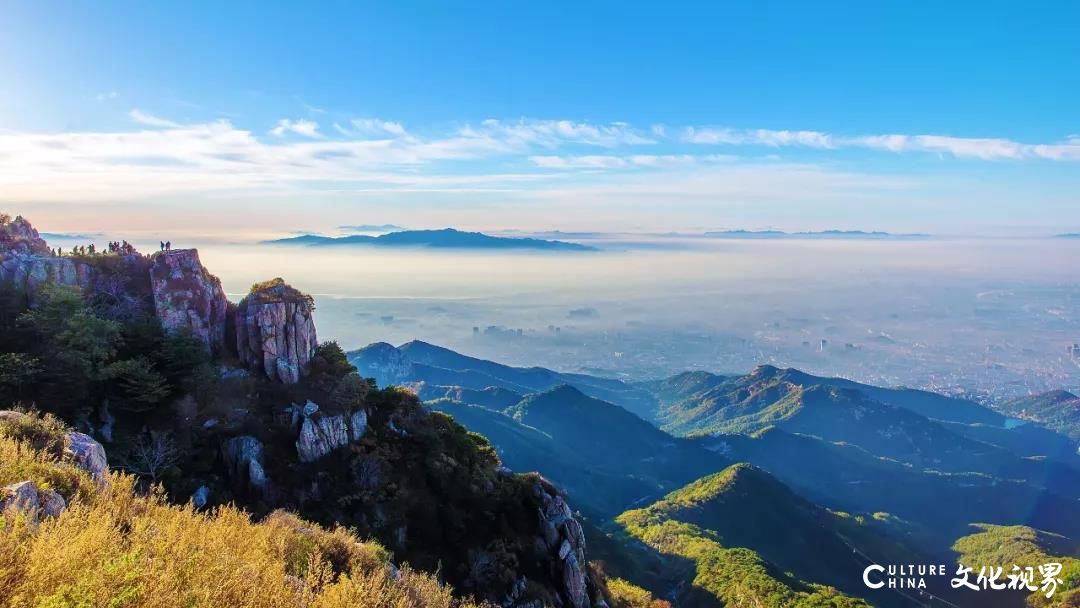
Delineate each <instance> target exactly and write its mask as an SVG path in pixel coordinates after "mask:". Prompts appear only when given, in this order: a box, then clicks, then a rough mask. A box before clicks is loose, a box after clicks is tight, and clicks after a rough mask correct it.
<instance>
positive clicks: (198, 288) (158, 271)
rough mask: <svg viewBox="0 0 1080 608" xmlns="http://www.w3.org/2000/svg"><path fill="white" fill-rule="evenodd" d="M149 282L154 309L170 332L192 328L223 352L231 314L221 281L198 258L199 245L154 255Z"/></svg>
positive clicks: (198, 336) (162, 324)
mask: <svg viewBox="0 0 1080 608" xmlns="http://www.w3.org/2000/svg"><path fill="white" fill-rule="evenodd" d="M152 260H153V263H152V264H151V265H150V284H151V289H152V291H153V295H154V310H155V311H156V313H157V317H158V320H160V321H161V326H162V328H163V329H165V331H167V332H169V333H176V332H180V331H190V332H191V335H192V336H194V337H195V338H197V339H198V340H199V341H200V342H202V343H203V344H204V345H206V348H207V349H208V350H210V351H211V352H214V353H218V352H222V351H223V349H224V348H225V347H226V345H227V344H228V345H230V347H231V340H228V341H227V340H226V328H227V326H228V318H229V314H230V309H231V307H230V304H229V300H228V299H227V298H226V297H225V292H224V291H223V290H222V288H221V281H220V280H219V279H218V278H217V277H215V276H214V275H212V274H210V272H209V271H208V270H206V268H205V267H204V266H203V265H202V262H200V261H199V252H198V250H196V249H175V250H172V251H162V252H159V253H155V254H154V255H153V258H152Z"/></svg>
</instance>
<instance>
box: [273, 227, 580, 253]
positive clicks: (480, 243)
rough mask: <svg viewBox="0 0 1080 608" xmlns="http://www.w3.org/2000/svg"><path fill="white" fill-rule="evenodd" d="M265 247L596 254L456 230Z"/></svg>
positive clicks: (293, 240)
mask: <svg viewBox="0 0 1080 608" xmlns="http://www.w3.org/2000/svg"><path fill="white" fill-rule="evenodd" d="M261 244H263V245H303V246H309V247H310V246H318V247H332V246H346V245H369V246H375V247H432V248H446V249H532V250H540V251H595V250H596V248H595V247H589V246H588V245H581V244H578V243H569V242H566V241H549V240H543V239H534V238H516V237H515V238H509V237H499V236H491V235H487V234H484V233H482V232H465V231H462V230H455V229H453V228H443V229H442V230H402V231H398V232H388V233H386V234H381V235H379V236H371V235H367V234H351V235H348V236H337V237H334V236H321V235H316V234H304V235H300V236H295V237H289V238H284V239H274V240H269V241H262V243H261Z"/></svg>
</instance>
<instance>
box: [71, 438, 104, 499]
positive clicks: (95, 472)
mask: <svg viewBox="0 0 1080 608" xmlns="http://www.w3.org/2000/svg"><path fill="white" fill-rule="evenodd" d="M66 443H67V445H66V448H65V454H66V455H67V456H68V457H69V458H71V459H72V460H73V461H74V462H75V463H76V464H77V465H79V467H81V468H82V469H84V470H85V471H86V472H88V473H90V475H91V476H92V477H93V478H94V481H95V482H97V484H98V487H104V486H106V485H108V483H109V461H108V460H107V459H106V457H105V448H103V447H102V446H101V444H100V443H98V442H96V441H94V439H93V438H92V437H90V436H89V435H86V434H84V433H79V432H77V431H72V432H70V433H68V435H67V442H66Z"/></svg>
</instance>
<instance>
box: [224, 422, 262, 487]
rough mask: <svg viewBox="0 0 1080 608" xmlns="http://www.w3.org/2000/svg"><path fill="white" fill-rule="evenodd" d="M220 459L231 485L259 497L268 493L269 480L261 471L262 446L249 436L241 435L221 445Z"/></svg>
mask: <svg viewBox="0 0 1080 608" xmlns="http://www.w3.org/2000/svg"><path fill="white" fill-rule="evenodd" d="M221 457H222V458H223V459H224V461H225V466H226V468H227V469H228V471H229V478H230V479H232V481H233V483H234V484H235V485H236V486H237V487H238V488H241V489H243V490H245V491H250V492H253V493H255V494H256V495H259V496H267V495H269V493H270V479H269V478H268V477H267V476H266V471H265V470H264V469H263V463H262V458H263V445H262V443H260V442H259V440H258V439H256V438H254V437H252V436H250V435H241V436H239V437H233V438H231V439H229V440H227V441H226V442H225V443H223V444H222V445H221Z"/></svg>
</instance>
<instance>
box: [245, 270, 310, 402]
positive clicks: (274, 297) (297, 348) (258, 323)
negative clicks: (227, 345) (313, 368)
mask: <svg viewBox="0 0 1080 608" xmlns="http://www.w3.org/2000/svg"><path fill="white" fill-rule="evenodd" d="M314 308H315V306H314V301H313V300H312V298H311V296H309V295H306V294H304V293H301V292H300V291H299V290H297V289H294V288H293V287H290V286H289V285H287V284H285V281H283V280H281V279H280V278H276V279H273V280H270V281H267V282H266V283H261V284H258V285H255V286H254V287H252V288H251V293H249V294H248V295H247V296H246V297H245V298H244V299H243V300H241V301H240V304H239V305H238V306H237V310H236V350H237V354H238V356H239V357H240V361H241V362H242V363H244V364H245V365H247V366H248V367H249V368H251V369H255V370H262V371H263V373H265V374H266V376H267V377H268V378H270V379H271V380H277V381H279V382H282V383H284V384H296V383H297V382H299V381H300V377H301V376H303V375H304V374H305V373H306V371H305V370H306V367H307V364H308V363H310V362H311V357H312V356H313V355H314V354H315V347H316V346H318V340H317V338H316V336H315V320H314V319H313V317H312V312H313V311H314Z"/></svg>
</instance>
